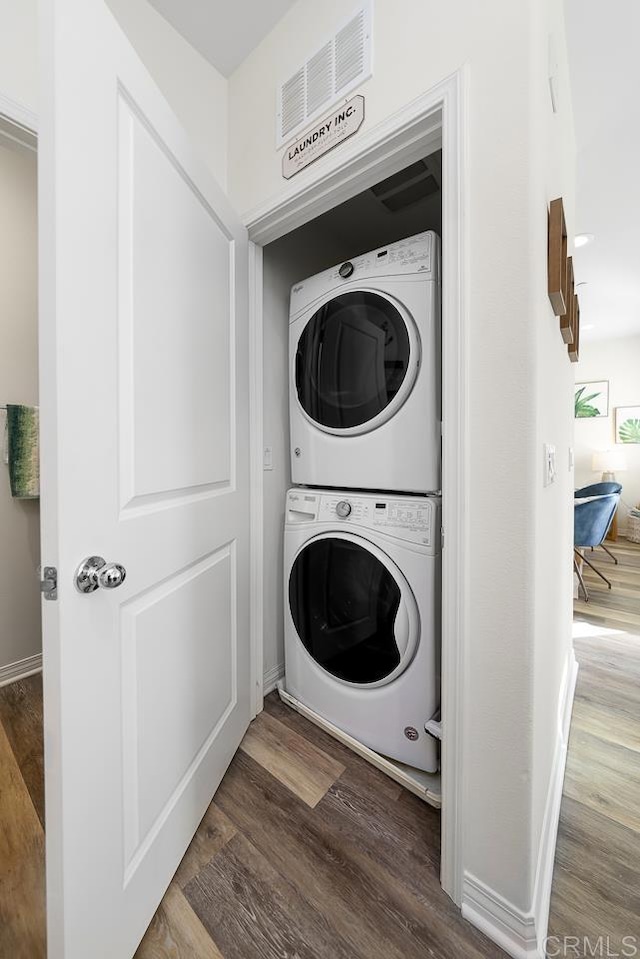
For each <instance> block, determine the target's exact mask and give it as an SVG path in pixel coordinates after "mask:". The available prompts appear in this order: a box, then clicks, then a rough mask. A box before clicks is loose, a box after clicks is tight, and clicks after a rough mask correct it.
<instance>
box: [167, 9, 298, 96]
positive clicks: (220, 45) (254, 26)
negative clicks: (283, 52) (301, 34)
mask: <svg viewBox="0 0 640 959" xmlns="http://www.w3.org/2000/svg"><path fill="white" fill-rule="evenodd" d="M149 2H150V3H151V5H152V6H153V7H155V8H156V10H157V11H158V13H161V14H162V16H163V17H164V18H165V19H166V20H168V21H169V23H170V24H171V25H172V26H173V27H175V29H176V30H177V31H178V33H181V34H182V36H183V37H184V38H185V40H188V41H189V43H190V44H191V46H193V47H195V48H196V50H198V51H199V52H200V53H201V54H202V56H203V57H205V58H206V59H207V60H208V61H209V63H212V64H213V66H214V67H215V68H216V70H219V71H220V73H222V74H223V75H224V76H225V77H228V76H229V75H230V74H232V73H233V71H234V70H235V69H236V67H237V66H239V65H240V64H241V63H242V61H243V60H244V59H245V57H247V56H248V55H249V54H250V53H251V51H252V50H253V49H254V48H255V47H257V46H258V44H259V43H260V41H261V40H262V39H264V37H266V35H267V34H268V33H269V32H270V31H271V30H272V29H273V27H274V26H275V25H276V23H277V22H278V20H279V19H280V17H282V16H283V15H284V14H285V13H286V12H287V10H288V9H289V7H292V6H293V4H294V2H295V0H149Z"/></svg>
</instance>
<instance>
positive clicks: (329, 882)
mask: <svg viewBox="0 0 640 959" xmlns="http://www.w3.org/2000/svg"><path fill="white" fill-rule="evenodd" d="M439 861H440V817H439V814H438V813H437V812H436V811H435V810H433V809H432V808H431V807H429V806H426V805H425V804H424V803H422V802H421V801H420V800H419V799H417V798H416V797H414V796H412V795H410V794H409V793H407V792H405V791H404V790H403V789H402V788H401V787H400V786H398V785H397V783H394V782H392V781H391V780H390V779H388V778H387V777H386V776H384V774H383V773H381V772H379V771H378V770H377V769H374V768H373V767H372V766H369V764H368V763H366V762H365V761H364V760H363V759H360V757H358V756H356V755H355V754H354V753H352V752H351V751H350V750H348V749H347V748H346V747H344V746H342V745H341V744H340V743H338V742H336V741H335V740H333V739H331V738H330V737H329V736H327V735H326V734H325V733H323V732H322V731H321V730H320V729H318V728H317V727H315V726H313V725H312V724H311V723H309V722H308V721H307V720H306V719H304V718H303V717H302V716H300V715H299V714H297V713H295V712H293V711H292V710H290V709H289V708H288V707H286V706H284V705H282V704H281V703H280V700H279V699H278V697H277V696H276V694H272V695H271V696H269V697H267V701H266V704H265V711H264V713H262V714H261V716H259V717H258V719H256V720H255V721H254V722H253V723H252V724H251V727H250V729H249V732H248V733H247V736H246V737H245V739H244V741H243V743H242V746H241V748H240V750H239V752H238V754H237V755H236V757H235V758H234V760H233V762H232V763H231V766H230V767H229V769H228V771H227V774H226V775H225V777H224V779H223V781H222V784H221V786H220V788H219V790H218V792H217V794H216V798H215V801H214V802H213V803H212V804H211V806H210V807H209V809H208V811H207V814H206V816H205V818H204V819H203V822H202V824H201V826H200V828H199V830H198V833H197V835H196V837H195V839H194V841H193V842H192V844H191V846H190V847H189V850H188V851H187V854H186V856H185V858H184V859H183V861H182V863H181V865H180V868H179V869H178V872H177V873H176V876H175V877H174V880H173V883H172V884H171V887H170V889H169V892H168V894H167V896H165V899H164V900H163V903H162V905H161V907H160V909H159V910H158V913H157V914H156V916H155V917H154V919H153V921H152V923H151V925H150V927H149V929H148V931H147V934H146V935H145V937H144V939H143V941H142V943H141V944H140V947H139V948H138V951H137V953H136V959H169V957H171V959H183V957H184V959H186V957H191V956H195V955H200V953H193V952H191V951H189V949H190V947H189V946H188V945H183V944H182V943H183V942H187V943H188V942H189V941H191V939H193V937H195V936H198V937H201V936H202V933H203V931H204V932H205V934H206V935H208V937H209V940H210V942H211V944H212V948H213V949H214V950H215V951H214V952H211V953H210V952H202V955H203V956H209V955H212V956H215V957H222V959H276V957H277V959H287V957H292V959H293V957H296V959H412V957H415V959H418V957H421V959H422V957H424V956H428V957H431V959H450V957H452V956H465V957H469V959H490V957H502V956H504V953H503V952H502V950H501V949H499V948H498V947H497V946H495V945H493V943H491V942H490V941H489V940H488V939H486V938H485V937H484V936H483V935H482V934H481V933H479V932H478V931H477V930H476V929H474V928H473V926H471V925H470V924H469V923H467V922H466V921H465V920H464V919H462V917H461V916H460V914H459V912H458V910H457V909H456V908H455V906H454V905H453V903H452V902H451V901H450V899H449V898H448V897H447V896H446V895H445V894H444V893H443V892H442V889H441V888H440V884H439V881H438V872H439ZM167 898H169V900H170V902H169V904H168V903H167ZM171 903H173V904H174V906H173V919H172V914H171ZM175 903H178V904H179V911H178V910H177V908H176V906H175ZM176 923H177V924H178V925H176ZM207 948H209V946H207Z"/></svg>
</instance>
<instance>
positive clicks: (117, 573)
mask: <svg viewBox="0 0 640 959" xmlns="http://www.w3.org/2000/svg"><path fill="white" fill-rule="evenodd" d="M126 578H127V571H126V569H125V568H124V566H120V564H119V563H107V562H106V560H104V559H103V558H102V556H87V558H86V559H85V560H84V561H83V562H82V563H81V564H80V566H78V570H77V572H76V578H75V583H76V589H77V590H79V591H80V592H81V593H93V592H95V591H96V589H100V587H102V588H103V589H115V588H116V587H117V586H122V584H123V583H124V581H125V579H126Z"/></svg>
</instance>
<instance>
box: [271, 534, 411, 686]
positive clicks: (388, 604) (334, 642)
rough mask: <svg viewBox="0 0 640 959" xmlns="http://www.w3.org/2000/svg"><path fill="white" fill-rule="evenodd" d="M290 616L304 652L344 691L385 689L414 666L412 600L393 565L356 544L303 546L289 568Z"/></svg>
mask: <svg viewBox="0 0 640 959" xmlns="http://www.w3.org/2000/svg"><path fill="white" fill-rule="evenodd" d="M289 609H290V611H291V617H292V619H293V623H294V626H295V628H296V631H297V634H298V637H299V639H300V641H301V643H302V644H303V646H304V647H305V649H306V651H307V652H308V653H309V655H310V656H311V657H312V658H313V660H314V661H315V662H316V663H317V665H318V666H320V667H321V669H323V670H325V671H326V672H327V673H330V674H331V676H333V677H334V678H336V679H338V680H340V681H342V682H344V683H349V684H350V685H355V686H383V685H385V684H386V683H389V682H391V681H392V680H393V679H395V678H396V677H397V676H399V675H400V673H402V672H404V670H405V669H406V668H407V666H408V665H409V663H410V662H411V659H412V658H413V654H414V652H415V649H416V646H417V642H418V634H419V627H418V609H417V606H416V601H415V598H414V596H413V593H412V592H411V589H410V587H409V584H408V583H407V581H406V579H405V578H404V576H403V575H402V573H401V572H400V570H399V569H398V567H397V566H396V565H395V563H393V562H392V561H391V559H390V558H389V557H388V556H387V555H386V554H385V553H383V551H382V550H381V549H379V548H378V547H377V546H376V545H375V544H373V543H370V542H369V541H368V540H365V539H363V538H361V537H358V536H354V535H352V534H350V533H342V532H340V533H339V534H338V533H325V534H322V535H320V536H317V537H315V538H314V539H312V540H310V541H309V542H307V543H306V544H305V545H304V546H303V547H302V548H301V549H300V551H299V552H298V554H297V556H296V557H295V560H294V562H293V565H292V568H291V573H290V576H289Z"/></svg>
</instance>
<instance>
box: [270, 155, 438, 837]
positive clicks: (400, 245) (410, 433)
mask: <svg viewBox="0 0 640 959" xmlns="http://www.w3.org/2000/svg"><path fill="white" fill-rule="evenodd" d="M442 228H443V154H442V141H441V140H440V139H438V140H437V141H434V142H432V144H431V148H430V149H428V150H425V155H424V156H421V157H419V158H418V159H415V158H414V157H412V158H411V161H410V162H408V163H407V164H406V165H405V166H404V167H403V168H401V169H399V170H397V171H395V172H393V173H392V174H391V175H388V176H386V177H384V178H383V179H381V180H380V181H379V182H377V183H374V184H373V185H372V186H370V187H368V188H367V189H364V190H361V192H358V193H357V194H356V195H354V196H351V197H350V198H349V199H347V200H345V201H344V202H341V203H339V204H338V205H336V206H335V207H333V208H332V209H330V210H328V211H327V212H324V213H322V214H321V215H320V216H317V217H315V218H314V219H311V220H309V221H308V222H306V223H304V224H303V225H302V226H299V227H297V228H296V229H294V230H292V231H291V232H289V233H287V234H286V235H285V236H282V237H281V238H279V239H276V240H273V241H272V242H270V243H267V244H265V245H264V247H263V248H262V381H263V388H262V437H263V458H262V496H263V523H262V555H263V563H262V570H263V575H262V604H263V608H262V616H261V626H262V658H263V674H264V692H265V695H267V696H269V697H270V699H269V702H270V703H271V711H273V710H274V709H275V706H274V702H275V701H276V699H277V698H279V699H281V700H282V701H283V702H284V703H285V704H287V706H288V707H291V708H293V709H294V710H295V711H296V712H298V713H300V714H302V716H305V717H306V718H307V719H309V720H310V721H311V722H313V723H315V724H316V725H318V726H320V727H321V728H322V729H324V731H325V732H328V733H329V734H330V735H331V736H332V737H334V738H335V739H336V740H337V741H339V742H341V743H342V744H343V745H347V746H348V747H349V748H350V749H351V750H354V751H355V752H356V753H357V754H358V755H359V756H361V757H363V758H365V759H366V760H367V761H368V762H369V763H370V764H372V765H374V766H376V767H377V768H378V769H380V770H382V771H383V772H384V773H386V775H387V776H388V777H390V778H391V779H392V780H395V782H397V783H400V784H401V785H402V786H403V787H404V788H405V789H406V790H408V791H410V792H412V793H413V794H414V795H417V796H418V797H420V798H421V799H422V800H424V801H425V802H426V803H427V804H429V805H431V806H433V807H436V808H440V806H441V801H442V794H441V784H440V764H439V752H440V743H439V737H440V722H439V698H440V603H441V576H440V562H439V560H440V547H441V525H442V524H441V510H440V499H441V495H442V484H441V482H440V449H441V436H440V424H441V339H440V285H439V284H440V273H439V270H440V262H441V247H440V243H441V237H442ZM425 250H426V253H425ZM412 262H413V263H414V264H415V265H414V266H411V263H412ZM444 269H446V263H445V264H444ZM325 271H331V272H329V273H325ZM427 271H430V272H429V278H430V279H432V280H433V289H431V286H430V284H429V283H427V282H426V280H425V282H424V284H422V281H423V280H424V274H425V273H426V272H427ZM323 273H325V275H324V277H318V274H323ZM334 274H335V275H334ZM421 274H422V275H421ZM359 275H361V276H362V277H363V279H362V281H361V283H358V282H356V279H357V277H358V276H359ZM398 275H400V277H401V279H402V280H405V281H406V282H405V284H404V286H403V285H402V283H400V284H399V283H398V282H397V278H398ZM316 278H317V279H316ZM343 281H344V282H345V284H346V285H345V287H344V290H343V289H342V288H341V287H340V284H341V283H342V282H343ZM423 286H424V289H425V290H426V289H427V288H428V289H429V290H430V293H431V292H432V293H433V299H429V297H428V296H426V294H425V297H424V298H423V299H420V295H418V294H417V291H418V290H419V289H422V288H423ZM358 287H360V289H358ZM307 290H308V291H309V292H307ZM330 291H332V292H335V293H336V294H340V296H339V299H337V300H336V299H334V300H333V306H332V307H329V308H328V307H327V301H328V300H329V293H330ZM292 297H293V300H292ZM416 297H417V298H416ZM296 298H297V300H296ZM350 298H351V299H352V300H353V302H348V301H349V299H350ZM296 302H297V304H298V306H299V308H300V311H301V313H302V314H303V320H304V322H302V324H301V330H302V328H303V327H304V332H301V336H300V338H299V339H298V340H297V343H298V346H297V348H296V345H295V343H293V339H292V337H291V336H290V332H291V329H292V327H291V320H292V317H291V316H290V314H295V311H296ZM309 304H315V306H316V307H317V311H316V313H315V317H314V319H313V322H308V320H309V315H310V313H313V312H314V310H310V313H309V310H307V312H306V313H305V312H304V310H305V308H306V307H307V306H308V305H309ZM323 311H324V312H323ZM332 311H333V316H332V315H331V312H332ZM412 313H415V316H412V315H411V314H412ZM308 314H309V315H308ZM365 317H366V319H365ZM293 319H294V320H295V317H293ZM314 323H315V329H311V327H312V326H313V325H314ZM332 327H333V328H332ZM405 329H406V330H407V331H408V332H407V333H406V334H405V332H404V331H405ZM314 337H315V341H314V339H313V338H314ZM292 344H293V345H292ZM383 344H384V347H383ZM363 355H364V356H366V357H367V359H366V362H365V363H364V364H363V363H362V362H360V361H361V358H362V356H363ZM338 357H341V359H338ZM410 357H411V359H409V358H410ZM413 360H416V366H417V367H418V372H416V369H412V367H411V363H412V361H413ZM356 367H357V370H356V372H354V369H355V368H356ZM420 376H421V377H422V380H420V379H419V377H420ZM305 377H306V380H305ZM311 381H313V387H311V386H310V385H309V384H310V383H311ZM305 391H306V392H305ZM314 391H315V393H314ZM323 394H324V395H323ZM336 396H339V397H341V398H342V399H341V402H336V401H335V397H336ZM363 397H364V398H363ZM412 404H413V406H412ZM416 404H421V405H420V406H418V405H416ZM294 407H295V408H296V409H297V415H298V417H299V419H300V422H301V423H302V425H303V427H305V426H306V424H307V423H309V422H311V423H312V425H313V423H314V421H316V422H317V421H319V420H321V419H322V418H324V421H325V424H324V425H326V428H327V429H326V434H325V435H326V436H327V437H328V441H327V442H328V445H327V448H326V449H327V454H326V457H325V456H324V454H323V453H322V451H321V453H320V454H317V456H316V459H315V460H314V463H313V465H312V466H311V467H309V468H310V469H311V472H310V473H309V472H307V473H304V472H303V473H301V472H300V469H299V464H300V462H301V461H302V460H303V459H304V456H305V454H306V453H307V449H306V448H304V449H303V446H304V441H300V440H299V436H300V435H303V436H304V435H305V434H304V430H303V431H302V432H301V433H300V432H299V433H296V432H295V431H296V428H299V427H300V424H298V426H297V427H296V423H295V419H294V414H293V413H292V409H293V408H294ZM396 411H399V412H398V415H399V414H400V413H401V414H402V416H403V424H404V425H403V427H402V429H403V430H404V431H405V433H406V435H403V436H402V437H401V438H400V441H399V442H401V443H402V442H404V444H405V445H404V447H403V449H402V452H401V453H400V454H399V451H398V447H397V446H395V445H394V444H395V443H396V441H397V436H396V439H394V432H393V429H390V427H392V426H394V425H395V424H394V415H396ZM421 413H422V414H423V419H422V418H421ZM430 420H433V421H434V427H433V429H432V430H431V432H430V430H429V425H428V424H429V421H430ZM435 421H437V423H436V422H435ZM372 424H373V428H372ZM376 424H379V432H380V433H382V432H383V431H384V434H383V438H382V441H381V446H380V447H379V448H374V447H370V448H369V449H368V448H367V446H366V445H365V444H363V446H362V447H361V448H363V449H364V453H363V456H364V462H358V460H359V454H358V453H357V451H356V454H355V456H354V462H353V464H352V465H353V472H352V473H351V474H350V475H349V478H348V480H347V482H344V483H343V482H341V481H340V478H341V475H343V473H344V470H345V457H344V456H342V455H338V459H337V460H335V461H334V465H333V467H330V466H328V461H329V460H331V458H332V457H334V456H335V455H336V454H335V453H334V450H335V449H339V447H336V440H337V439H339V437H338V434H339V433H340V430H341V429H344V431H345V435H344V436H343V438H342V439H340V440H339V441H340V442H342V444H343V447H342V448H343V449H344V448H345V444H347V443H348V442H349V437H350V436H352V437H353V438H354V439H357V438H362V437H363V436H364V437H365V439H366V437H372V436H374V434H375V431H376ZM436 426H437V430H436ZM387 438H388V439H387ZM407 441H409V443H410V445H411V446H412V447H413V450H411V449H408V447H407V445H406V444H407ZM387 442H388V443H389V444H390V445H388V446H387V447H386V448H387V459H388V461H389V462H386V463H385V462H384V457H382V458H381V457H379V456H378V453H379V452H381V451H383V450H384V449H385V444H386V443H387ZM422 442H424V443H425V444H426V446H428V447H429V451H430V455H429V456H426V455H425V458H423V460H420V462H419V463H416V464H415V470H414V471H413V473H411V470H409V472H408V473H407V472H405V471H403V469H402V468H400V469H399V472H397V473H396V472H394V471H393V469H392V468H390V466H391V465H392V461H393V458H394V456H396V457H398V455H399V456H400V458H404V457H406V458H408V459H410V458H411V457H412V456H417V454H416V453H415V450H416V449H417V448H418V447H419V446H420V444H421V443H422ZM332 444H333V445H332ZM434 464H435V465H434ZM400 467H402V464H400ZM427 467H429V469H430V470H431V472H429V470H427ZM332 468H333V470H334V471H333V472H332ZM314 470H315V471H316V472H314ZM425 470H427V473H428V479H426V478H425V480H424V483H422V486H421V485H420V479H419V477H421V476H423V475H426V474H425ZM363 471H364V472H363ZM409 474H411V475H409ZM300 475H302V476H303V480H300V479H299V476H300ZM316 475H317V476H318V477H319V479H318V480H317V481H316V479H315V477H316ZM369 477H370V479H369ZM405 477H407V479H406V481H405ZM343 511H348V512H347V513H346V515H342V513H343ZM341 524H342V526H341ZM338 527H341V528H342V529H343V530H344V535H342V536H341V537H340V538H335V539H332V537H331V533H332V531H333V532H335V529H334V528H338ZM436 527H437V528H436ZM380 530H382V535H381V536H380V537H378V536H377V535H376V533H377V532H378V531H380ZM309 543H311V544H312V546H313V549H306V548H305V547H306V546H308V545H309ZM423 546H424V547H425V553H426V555H425V556H424V557H420V556H419V553H420V549H421V548H422V547H423ZM392 635H395V636H396V637H397V642H394V641H393V639H391V640H390V641H389V637H390V636H392ZM328 636H331V637H332V638H331V639H330V640H327V637H328ZM296 644H297V646H298V647H299V648H298V649H297V650H296V649H295V646H296ZM292 648H293V649H294V653H293V655H292V653H291V650H292ZM410 676H411V679H409V677H410ZM421 680H423V683H422V682H421ZM316 684H317V685H318V686H321V687H322V690H321V691H318V692H317V695H316V689H315V687H316ZM394 689H395V690H397V692H394ZM398 695H399V696H400V700H398ZM367 696H370V697H372V699H375V700H377V701H378V702H379V704H380V714H379V715H378V716H377V717H375V715H374V713H375V710H374V712H373V713H371V712H367V706H366V698H367ZM358 699H360V700H361V701H362V702H363V703H364V705H363V712H361V714H360V716H359V718H358V719H353V710H354V706H355V707H356V713H357V706H358ZM260 700H261V697H260V695H259V696H258V704H257V705H258V709H260V707H261V701H260ZM403 700H404V704H405V706H406V705H407V700H408V701H409V702H410V706H409V708H408V710H407V718H406V721H405V722H402V721H401V717H402V714H403V705H402V701H403ZM277 708H278V710H281V709H282V704H281V703H279V704H278V707H277ZM416 716H420V720H417V719H416V718H415V717H416ZM391 723H396V725H398V723H400V726H399V727H398V729H396V730H394V733H393V735H391V737H389V736H388V735H386V731H387V730H386V728H385V727H388V726H389V725H390V724H391ZM425 724H426V725H427V726H428V729H425ZM368 727H370V728H368ZM354 730H355V732H354ZM325 742H326V740H325ZM416 743H417V745H418V748H417V749H415V750H414V751H412V750H413V747H414V745H415V744H416ZM376 744H379V745H378V746H377V748H376ZM423 744H424V745H423ZM392 754H393V755H392ZM412 756H416V757H417V760H416V765H413V766H412V765H411V762H410V761H409V757H412ZM394 757H395V758H394ZM420 767H422V768H420ZM425 816H427V817H431V813H428V814H427V813H425ZM437 845H438V854H439V841H438V844H437Z"/></svg>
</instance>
